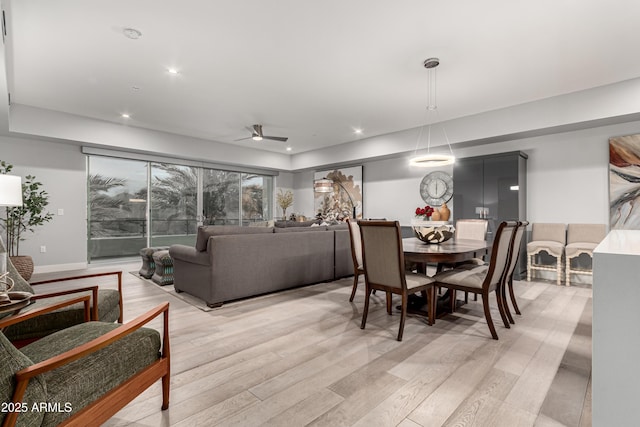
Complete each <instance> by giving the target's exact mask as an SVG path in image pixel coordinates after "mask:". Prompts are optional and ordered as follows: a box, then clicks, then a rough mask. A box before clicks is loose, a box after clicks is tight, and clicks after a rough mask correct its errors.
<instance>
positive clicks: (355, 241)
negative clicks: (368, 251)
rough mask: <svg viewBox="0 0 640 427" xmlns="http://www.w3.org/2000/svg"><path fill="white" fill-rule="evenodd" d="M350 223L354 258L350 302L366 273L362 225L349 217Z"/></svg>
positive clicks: (352, 256)
mask: <svg viewBox="0 0 640 427" xmlns="http://www.w3.org/2000/svg"><path fill="white" fill-rule="evenodd" d="M347 224H348V225H349V240H350V241H351V259H352V260H353V288H352V289H351V297H349V302H352V301H353V298H354V297H355V296H356V289H358V279H360V276H361V275H364V267H363V266H362V241H361V239H360V227H359V226H358V223H357V222H353V221H351V219H349V218H347Z"/></svg>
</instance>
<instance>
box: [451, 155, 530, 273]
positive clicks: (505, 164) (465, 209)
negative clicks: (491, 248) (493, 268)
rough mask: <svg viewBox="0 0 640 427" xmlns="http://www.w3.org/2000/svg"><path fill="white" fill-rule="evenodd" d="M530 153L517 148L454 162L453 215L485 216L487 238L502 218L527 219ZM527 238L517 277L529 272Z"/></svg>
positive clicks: (490, 238)
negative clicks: (527, 268) (511, 150)
mask: <svg viewBox="0 0 640 427" xmlns="http://www.w3.org/2000/svg"><path fill="white" fill-rule="evenodd" d="M526 202H527V155H526V154H525V153H522V152H519V151H514V152H509V153H501V154H494V155H489V156H479V157H467V158H462V159H456V163H455V164H454V166H453V219H454V221H456V220H458V219H468V218H486V219H487V220H488V221H489V230H488V235H487V236H488V239H489V240H493V233H494V232H495V230H496V229H497V227H498V225H499V224H500V222H502V221H508V220H516V221H517V220H520V221H524V220H526V213H527V205H526ZM525 240H526V239H523V242H522V245H521V248H520V259H519V260H518V266H517V267H516V272H515V274H514V277H515V278H517V279H520V278H521V277H523V276H521V275H522V274H523V273H524V272H526V266H527V258H526V250H525V247H526V242H525Z"/></svg>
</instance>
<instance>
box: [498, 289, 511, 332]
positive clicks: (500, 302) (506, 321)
mask: <svg viewBox="0 0 640 427" xmlns="http://www.w3.org/2000/svg"><path fill="white" fill-rule="evenodd" d="M496 299H497V301H498V311H499V312H500V317H501V318H502V323H504V327H505V328H507V329H509V328H511V324H510V323H509V316H507V309H506V308H505V303H504V299H503V298H502V287H499V288H498V289H496Z"/></svg>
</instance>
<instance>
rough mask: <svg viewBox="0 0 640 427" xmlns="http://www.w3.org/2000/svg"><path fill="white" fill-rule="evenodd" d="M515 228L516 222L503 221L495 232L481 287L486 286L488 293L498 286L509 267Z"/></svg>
mask: <svg viewBox="0 0 640 427" xmlns="http://www.w3.org/2000/svg"><path fill="white" fill-rule="evenodd" d="M517 226H518V223H517V222H516V221H503V222H502V223H500V226H499V227H498V230H497V231H496V237H495V239H494V240H493V246H492V248H491V260H490V261H489V270H488V271H487V275H486V277H485V282H484V284H483V286H488V288H489V290H490V291H492V290H494V289H496V288H497V287H498V286H499V285H500V283H501V281H502V278H503V276H504V275H505V273H506V270H507V267H508V266H509V261H510V255H511V249H512V246H513V237H514V232H515V230H516V228H517Z"/></svg>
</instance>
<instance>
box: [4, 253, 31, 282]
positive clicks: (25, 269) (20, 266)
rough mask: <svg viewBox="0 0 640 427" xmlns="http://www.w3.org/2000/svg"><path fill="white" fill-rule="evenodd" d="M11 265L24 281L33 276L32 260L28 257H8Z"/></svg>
mask: <svg viewBox="0 0 640 427" xmlns="http://www.w3.org/2000/svg"><path fill="white" fill-rule="evenodd" d="M9 259H10V260H11V263H12V264H13V266H14V267H15V268H16V270H17V271H18V273H20V275H21V276H22V278H23V279H24V280H26V281H29V279H31V275H32V274H33V258H31V257H30V256H29V255H21V256H11V257H9Z"/></svg>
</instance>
